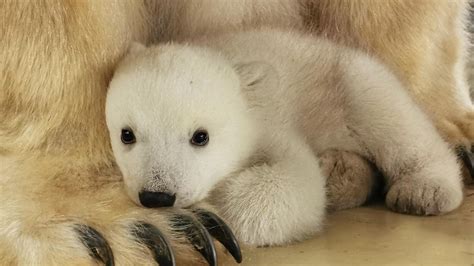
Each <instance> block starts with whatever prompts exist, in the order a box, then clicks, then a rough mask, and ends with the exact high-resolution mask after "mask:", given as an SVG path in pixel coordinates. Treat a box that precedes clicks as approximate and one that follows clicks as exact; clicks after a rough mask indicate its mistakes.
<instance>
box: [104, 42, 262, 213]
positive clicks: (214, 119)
mask: <svg viewBox="0 0 474 266" xmlns="http://www.w3.org/2000/svg"><path fill="white" fill-rule="evenodd" d="M174 49H180V50H181V51H180V52H179V53H173V50H174ZM188 50H189V51H188ZM157 53H158V54H159V56H156V54H157ZM240 83H241V81H240V78H239V75H238V74H237V72H236V71H235V69H234V68H233V67H232V65H231V64H229V63H228V62H227V61H225V60H224V59H222V58H221V57H219V56H216V55H215V54H213V53H212V52H210V51H208V50H206V49H201V50H198V51H196V49H195V48H191V47H184V46H178V47H177V46H176V45H174V46H159V47H152V48H147V49H145V47H144V46H142V45H140V44H134V45H133V46H132V48H131V49H130V53H129V55H127V57H126V58H125V59H124V61H122V63H121V64H120V65H119V67H118V69H117V71H116V73H115V75H114V78H113V79H112V81H111V84H110V88H109V92H108V96H107V104H106V117H107V126H108V128H109V132H110V137H111V143H112V148H113V152H114V155H115V157H116V160H117V163H118V165H119V168H120V170H121V172H122V174H123V177H124V181H125V185H126V188H127V192H128V194H129V195H130V197H131V198H132V199H133V200H134V201H135V202H136V203H138V204H142V205H143V200H142V202H141V199H140V196H139V195H140V193H143V192H162V193H165V194H167V195H173V196H174V197H175V198H176V202H175V203H174V205H175V206H178V207H186V206H189V205H191V204H193V203H196V202H197V201H200V200H201V199H203V198H204V197H206V196H207V194H208V192H210V191H211V190H212V188H213V187H214V185H215V184H216V183H217V182H219V181H220V180H221V179H222V178H224V177H225V176H227V175H229V174H230V173H232V172H233V171H235V170H237V169H238V168H239V165H240V164H241V162H242V161H243V160H245V159H246V158H248V156H249V155H250V154H251V151H252V148H253V146H254V136H255V134H254V133H253V130H254V125H253V124H254V121H253V119H251V118H250V115H249V114H248V110H247V109H248V107H247V105H246V103H245V100H244V98H243V96H242V95H241V93H240V86H241V84H240Z"/></svg>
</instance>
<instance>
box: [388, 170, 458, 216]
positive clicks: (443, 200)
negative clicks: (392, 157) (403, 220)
mask: <svg viewBox="0 0 474 266" xmlns="http://www.w3.org/2000/svg"><path fill="white" fill-rule="evenodd" d="M462 199H463V192H462V187H461V185H460V184H459V183H456V182H452V183H450V182H449V180H436V179H416V178H403V179H400V180H397V181H396V182H395V183H394V184H393V185H392V186H391V187H390V188H389V190H388V192H387V195H386V198H385V202H386V204H387V206H388V207H389V208H390V209H392V210H393V211H396V212H400V213H407V214H416V215H439V214H443V213H447V212H450V211H452V210H454V209H456V208H457V207H459V205H460V204H461V202H462Z"/></svg>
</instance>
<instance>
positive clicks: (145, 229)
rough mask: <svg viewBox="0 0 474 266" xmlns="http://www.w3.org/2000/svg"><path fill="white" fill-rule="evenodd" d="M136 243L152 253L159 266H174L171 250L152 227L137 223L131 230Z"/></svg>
mask: <svg viewBox="0 0 474 266" xmlns="http://www.w3.org/2000/svg"><path fill="white" fill-rule="evenodd" d="M133 232H134V233H135V235H136V236H137V238H138V241H140V242H142V243H143V244H145V245H146V246H147V247H148V248H149V249H150V250H151V251H152V252H153V257H154V258H155V261H156V262H158V264H159V265H160V266H175V265H176V262H175V259H174V253H173V250H171V245H170V244H169V243H168V241H167V240H166V238H165V237H164V235H163V234H162V233H161V232H160V230H158V228H156V227H155V226H154V225H151V224H148V223H139V224H136V225H135V228H133Z"/></svg>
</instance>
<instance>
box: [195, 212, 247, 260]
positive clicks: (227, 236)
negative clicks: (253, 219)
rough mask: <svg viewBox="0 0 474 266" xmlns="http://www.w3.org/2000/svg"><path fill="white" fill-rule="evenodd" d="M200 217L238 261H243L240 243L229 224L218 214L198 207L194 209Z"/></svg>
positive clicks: (210, 231) (209, 230)
mask: <svg viewBox="0 0 474 266" xmlns="http://www.w3.org/2000/svg"><path fill="white" fill-rule="evenodd" d="M194 212H195V213H196V215H197V216H198V217H199V220H200V221H201V223H202V224H203V225H204V227H206V228H207V230H208V232H209V233H210V234H211V235H212V236H213V237H214V238H215V239H217V241H219V242H220V243H221V244H222V245H224V247H225V248H226V249H227V250H228V251H229V252H230V254H231V255H232V257H234V259H235V261H236V262H237V263H241V262H242V253H241V251H240V246H239V243H238V242H237V239H236V238H235V236H234V233H232V230H230V228H229V226H227V224H226V223H225V222H224V221H223V220H222V219H221V218H219V216H217V215H216V214H214V213H212V212H209V211H206V210H203V209H197V210H195V211H194Z"/></svg>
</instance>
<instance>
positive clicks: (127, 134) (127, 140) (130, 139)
mask: <svg viewBox="0 0 474 266" xmlns="http://www.w3.org/2000/svg"><path fill="white" fill-rule="evenodd" d="M120 138H121V139H122V143H123V144H133V143H135V142H136V141H137V140H136V139H135V135H134V134H133V131H132V130H131V129H122V135H121V136H120Z"/></svg>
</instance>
